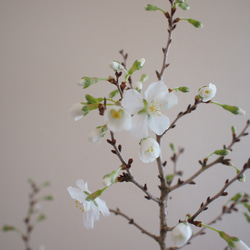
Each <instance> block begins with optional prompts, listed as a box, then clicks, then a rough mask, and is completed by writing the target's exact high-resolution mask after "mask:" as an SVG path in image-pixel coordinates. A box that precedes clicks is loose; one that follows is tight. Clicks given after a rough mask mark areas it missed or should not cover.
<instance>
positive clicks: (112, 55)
mask: <svg viewBox="0 0 250 250" xmlns="http://www.w3.org/2000/svg"><path fill="white" fill-rule="evenodd" d="M147 3H149V2H148V0H147V1H146V0H137V1H134V0H126V1H121V0H118V1H117V0H106V1H101V0H99V1H92V0H81V1H80V0H73V1H67V0H50V1H48V0H42V1H41V0H40V1H38V0H1V1H0V32H1V42H0V55H1V62H0V63H1V65H0V81H1V85H0V103H1V108H0V112H1V130H0V141H1V150H0V161H1V163H0V164H1V165H0V170H1V177H0V178H1V180H0V197H1V202H0V225H3V224H5V223H9V224H12V225H15V226H18V227H21V228H22V227H23V223H22V220H23V218H24V215H25V213H26V211H27V198H28V197H27V195H28V192H29V186H28V184H27V182H26V180H27V179H28V178H33V179H34V180H36V181H37V182H38V183H41V182H43V181H45V180H49V181H51V182H52V186H51V187H49V188H47V189H46V190H44V192H43V194H47V193H51V194H53V195H54V197H55V201H53V202H47V203H43V204H42V210H43V212H45V213H46V215H47V217H48V220H46V221H45V222H43V223H41V224H40V225H38V226H37V228H36V229H35V231H34V234H33V235H32V246H33V248H34V249H38V246H39V245H42V244H43V245H45V246H46V249H48V250H49V249H50V250H52V249H53V250H55V249H56V250H57V249H60V250H69V249H74V250H80V249H86V250H87V249H109V250H116V249H120V250H125V249H144V250H149V249H150V250H152V249H158V246H157V244H156V243H155V242H154V241H153V240H151V239H149V238H148V237H146V236H145V235H143V234H141V233H140V232H139V231H138V230H137V229H135V228H134V227H133V226H130V225H128V223H127V221H125V220H124V219H123V218H120V217H116V216H113V215H112V216H111V217H109V218H101V220H100V221H99V222H98V223H96V224H95V229H94V231H92V230H89V231H88V230H86V229H85V228H83V226H82V214H81V213H80V212H79V211H78V210H76V209H75V207H74V202H73V200H72V199H71V198H70V196H69V194H68V193H67V190H66V188H67V186H69V185H74V183H75V180H76V179H78V178H83V179H84V180H87V181H88V183H89V188H90V190H92V191H94V190H96V189H98V188H100V187H101V185H102V183H101V178H102V176H103V175H104V174H106V173H108V172H111V171H112V170H114V169H116V168H117V167H118V166H119V161H118V159H117V158H116V157H115V156H114V155H112V154H111V153H110V151H109V150H110V147H109V145H107V144H106V143H105V141H104V142H103V143H102V144H101V145H99V146H93V145H90V144H88V142H87V136H88V134H89V132H90V131H91V130H92V129H93V128H94V127H95V126H97V125H101V124H102V123H103V120H102V118H101V117H96V116H95V114H93V115H92V114H90V115H89V116H87V117H86V118H85V119H83V120H81V121H79V122H77V123H75V122H74V121H73V119H72V118H71V117H70V115H69V109H70V107H71V104H72V103H74V102H80V101H83V100H84V95H85V94H86V93H90V94H92V95H95V96H102V95H106V94H107V93H109V91H110V90H111V89H112V86H109V85H108V84H107V83H102V84H99V85H96V86H93V87H92V88H90V89H89V90H87V91H84V90H82V89H81V88H80V87H78V86H77V85H76V83H77V82H78V80H79V79H80V78H81V77H82V76H100V77H107V76H108V75H110V74H112V71H111V70H110V69H109V67H108V63H109V62H110V61H111V60H113V59H115V60H120V59H121V57H120V55H119V53H118V51H119V50H120V49H124V50H125V51H126V52H128V53H129V60H128V63H130V64H131V63H132V62H133V61H134V60H135V59H139V58H141V57H144V58H146V63H145V67H144V69H143V70H142V73H147V74H149V80H148V81H147V83H146V85H148V84H149V83H151V82H153V81H155V80H156V77H155V74H154V71H155V70H156V69H159V68H160V65H161V61H162V52H161V48H162V47H163V46H165V43H166V37H167V32H166V29H167V24H166V20H165V19H164V17H163V15H162V14H161V13H160V12H159V13H154V12H145V11H144V6H145V5H146V4H147ZM151 3H152V4H156V5H158V6H160V7H162V8H163V9H167V8H168V6H169V4H168V1H167V0H164V1H163V0H158V1H151ZM188 3H189V4H190V5H191V9H190V11H188V12H184V11H182V10H180V11H179V16H183V17H192V18H196V19H198V20H201V21H203V23H204V28H203V29H195V28H193V27H192V26H191V25H189V24H188V23H186V22H183V23H180V24H179V26H178V27H177V29H176V31H175V33H174V40H173V45H172V50H171V52H170V57H169V62H170V64H171V65H170V67H169V69H168V70H167V73H166V76H165V82H166V84H167V85H168V86H169V87H172V88H173V87H176V86H182V85H186V86H189V87H190V88H191V92H190V93H189V94H181V93H179V94H178V96H179V99H180V102H179V104H178V105H177V106H176V107H174V108H173V109H172V110H171V111H169V113H168V115H169V117H170V118H171V119H173V118H174V117H175V116H176V114H177V113H178V112H180V111H182V110H184V109H185V108H186V106H187V105H188V104H189V103H192V102H193V97H194V96H195V95H196V93H197V90H198V88H199V87H201V86H203V85H206V84H208V83H209V82H213V83H214V84H216V86H217V89H218V93H217V95H216V98H215V100H217V101H218V102H222V103H228V104H235V105H239V106H241V107H242V108H244V109H245V110H246V111H247V116H246V117H242V116H234V115H232V114H230V113H228V112H224V111H223V110H222V109H220V108H219V107H216V106H213V105H201V106H200V107H199V108H198V110H197V111H196V112H194V113H193V114H191V115H189V116H186V117H184V118H183V119H182V120H180V122H178V124H177V127H176V129H175V130H173V131H171V132H169V133H168V134H167V136H166V138H165V141H164V143H163V155H164V159H169V157H170V150H169V146H168V144H169V142H174V143H175V145H176V146H177V147H178V146H183V147H185V154H184V155H183V156H182V157H181V159H180V161H179V167H180V169H182V170H184V172H185V174H184V178H185V177H187V176H188V175H189V174H191V173H193V172H194V171H196V170H197V169H198V168H199V164H198V163H197V162H198V160H199V159H202V158H203V157H205V156H206V155H207V154H209V153H210V152H211V151H213V150H215V149H217V148H221V147H222V145H223V144H228V143H229V142H230V140H231V135H230V133H231V132H230V127H231V126H232V125H235V126H236V127H237V128H238V131H240V130H241V128H242V127H243V126H244V125H245V121H246V119H247V118H249V112H250V109H249V104H250V101H249V100H250V99H249V90H250V88H249V78H250V73H249V72H250V71H249V57H250V50H249V40H250V32H249V25H250V20H249V9H250V2H249V1H248V0H240V1H232V0H231V1H228V0H221V1H217V0H209V1H205V0H199V1H195V0H189V1H188ZM135 77H138V78H139V74H137V75H135ZM101 86H102V87H103V89H101V88H100V87H101ZM117 137H118V140H119V142H120V143H122V144H123V147H124V157H125V158H126V159H128V158H130V157H133V158H134V165H133V169H132V170H133V172H134V174H135V176H136V178H137V179H138V180H139V181H140V182H141V183H144V182H145V183H147V184H148V187H149V188H150V190H152V192H153V193H155V194H156V195H158V188H157V185H158V179H157V174H156V171H155V168H156V166H155V164H148V165H143V164H141V163H140V161H139V159H138V153H137V151H138V144H137V143H138V142H137V141H136V140H135V139H134V138H131V137H130V135H129V134H128V133H126V132H124V133H120V134H118V135H117ZM249 145H250V143H249V137H246V138H243V140H242V142H241V144H237V145H236V146H235V147H234V151H233V153H232V155H231V156H230V158H232V159H233V163H234V164H235V165H237V166H238V167H241V166H242V165H243V164H244V162H245V161H246V160H247V158H248V157H249ZM171 166H172V165H171V161H169V163H168V169H169V170H168V171H170V170H171ZM234 173H235V172H234V171H233V169H229V168H226V167H225V166H219V165H218V166H215V167H214V169H211V170H209V171H208V172H207V174H208V175H202V176H200V177H199V178H197V179H196V182H197V185H196V186H186V187H185V188H184V190H178V191H176V193H175V195H174V197H173V198H172V202H171V204H170V207H169V216H170V218H169V220H168V222H169V225H174V224H175V223H177V221H178V220H179V219H183V218H184V216H185V214H186V213H193V212H195V211H196V209H197V208H198V207H199V205H200V203H201V202H202V201H204V200H205V199H206V197H207V196H208V195H213V194H215V193H216V191H217V190H218V189H219V188H220V187H221V186H222V185H223V182H224V181H225V180H226V179H227V178H231V177H232V176H233V175H234ZM249 177H250V175H249V173H247V179H248V180H247V182H246V183H244V184H242V183H236V184H235V186H233V187H230V189H229V190H228V191H229V192H230V193H231V194H232V195H233V194H234V193H235V192H236V190H241V191H249V188H250V184H249V183H250V182H249ZM143 196H144V195H143V194H142V193H141V191H140V190H137V189H136V188H135V187H134V186H133V185H132V184H126V183H125V184H117V185H115V186H114V187H113V188H111V189H110V190H108V191H107V192H106V193H104V194H103V197H102V198H103V199H105V200H106V202H107V204H108V206H109V207H110V208H116V207H119V208H120V209H121V210H122V211H124V212H126V213H127V214H128V215H129V216H132V217H133V218H134V219H135V220H136V221H137V222H138V223H139V224H140V225H142V226H145V228H146V229H148V230H150V231H152V232H153V233H158V227H159V225H158V216H157V212H158V208H157V207H156V205H155V204H153V202H150V201H147V200H145V199H144V198H143ZM227 199H228V197H225V198H223V199H221V200H219V201H218V203H217V205H216V204H212V205H211V207H210V208H209V210H208V211H207V212H204V213H203V214H202V215H201V216H200V217H199V219H200V220H202V221H204V222H207V221H209V220H210V219H211V218H213V217H215V216H216V215H217V214H218V213H219V211H220V209H221V206H222V205H223V204H224V203H225V202H226V201H227ZM216 226H217V228H219V229H221V230H224V231H226V232H228V233H229V234H231V235H234V236H239V237H240V238H241V239H242V240H244V241H245V242H246V243H247V244H248V245H250V239H249V232H250V230H249V229H250V227H249V225H248V224H247V223H246V222H245V219H244V218H243V215H241V214H237V215H236V216H232V217H230V216H228V215H226V216H225V217H224V219H223V221H221V222H220V223H218V224H217V225H216ZM194 230H195V228H194ZM223 247H225V242H224V241H223V240H221V239H220V238H219V237H217V235H216V234H215V233H214V232H208V233H207V237H205V236H204V237H202V238H197V239H195V240H194V241H193V243H192V245H191V246H189V247H187V249H201V248H202V249H204V250H209V249H223ZM0 249H1V250H10V249H11V250H12V249H13V250H14V249H24V247H23V242H22V241H21V240H20V239H19V237H18V235H17V234H15V233H8V234H4V233H2V232H1V233H0Z"/></svg>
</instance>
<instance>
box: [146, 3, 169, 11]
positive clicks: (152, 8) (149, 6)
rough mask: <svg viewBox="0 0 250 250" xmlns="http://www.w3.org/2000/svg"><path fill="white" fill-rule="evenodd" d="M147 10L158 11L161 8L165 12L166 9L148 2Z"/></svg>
mask: <svg viewBox="0 0 250 250" xmlns="http://www.w3.org/2000/svg"><path fill="white" fill-rule="evenodd" d="M145 10H147V11H156V10H160V11H161V12H163V13H165V11H164V10H162V9H161V8H159V7H157V6H155V5H152V4H148V5H147V6H146V7H145Z"/></svg>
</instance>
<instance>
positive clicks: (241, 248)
mask: <svg viewBox="0 0 250 250" xmlns="http://www.w3.org/2000/svg"><path fill="white" fill-rule="evenodd" d="M233 243H234V246H233V247H231V246H230V249H231V250H249V249H250V248H249V247H248V246H247V245H246V244H245V243H244V242H243V241H242V240H239V241H233Z"/></svg>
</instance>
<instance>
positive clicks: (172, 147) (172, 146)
mask: <svg viewBox="0 0 250 250" xmlns="http://www.w3.org/2000/svg"><path fill="white" fill-rule="evenodd" d="M169 146H170V148H171V150H172V151H173V152H174V153H175V147H174V144H173V143H170V144H169Z"/></svg>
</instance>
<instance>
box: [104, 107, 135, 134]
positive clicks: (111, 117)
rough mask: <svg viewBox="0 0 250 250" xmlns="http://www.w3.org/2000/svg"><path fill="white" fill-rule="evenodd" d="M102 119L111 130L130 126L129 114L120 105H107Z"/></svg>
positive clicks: (119, 129)
mask: <svg viewBox="0 0 250 250" xmlns="http://www.w3.org/2000/svg"><path fill="white" fill-rule="evenodd" d="M104 119H105V121H106V123H107V127H108V128H109V129H110V130H111V131H113V132H118V131H121V130H123V129H126V130H129V129H130V128H131V116H130V114H129V113H128V112H127V111H125V110H124V109H123V108H122V107H120V106H111V107H108V108H107V109H106V110H105V112H104Z"/></svg>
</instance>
